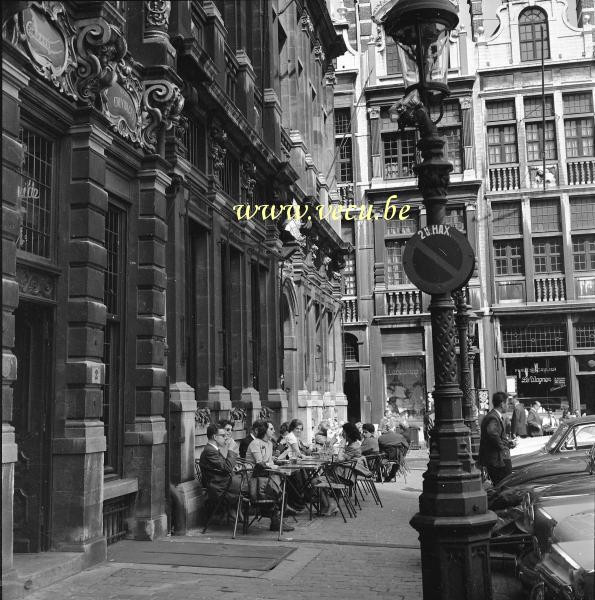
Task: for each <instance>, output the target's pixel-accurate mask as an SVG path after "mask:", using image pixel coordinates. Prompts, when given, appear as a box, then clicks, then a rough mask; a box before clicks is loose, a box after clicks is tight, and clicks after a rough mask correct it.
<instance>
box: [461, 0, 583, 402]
mask: <svg viewBox="0 0 595 600" xmlns="http://www.w3.org/2000/svg"><path fill="white" fill-rule="evenodd" d="M472 4H474V5H475V4H480V3H472ZM476 9H477V10H476V11H475V13H474V21H475V22H474V35H475V37H476V40H477V56H478V65H477V69H478V82H479V90H478V99H477V121H476V129H477V132H478V134H479V135H478V146H479V145H480V146H481V148H480V153H481V161H482V165H483V169H484V175H485V177H484V197H485V203H484V204H483V208H482V215H481V218H482V219H485V222H486V224H487V227H485V229H484V230H483V231H484V234H485V237H483V236H482V241H481V243H482V245H485V247H486V248H487V249H488V250H489V252H488V253H486V255H485V257H484V258H485V263H484V264H483V265H482V270H483V271H484V272H485V273H486V274H487V275H488V276H487V277H486V280H485V287H486V289H485V292H486V294H487V296H488V297H489V302H490V314H491V321H492V324H493V327H492V328H490V329H489V334H490V339H486V344H487V348H489V349H490V353H491V354H492V355H493V358H494V359H493V361H490V362H489V364H488V365H487V366H488V369H487V373H486V374H487V386H488V387H490V388H494V389H508V390H509V391H511V392H513V393H516V394H517V395H518V396H519V398H521V399H522V400H523V401H524V402H525V403H530V402H531V401H532V400H539V401H540V402H541V404H542V405H544V406H546V407H549V408H551V409H553V410H561V409H564V408H566V407H570V408H572V409H578V408H580V409H581V410H582V411H585V410H587V411H588V412H589V413H592V412H593V411H594V410H595V354H594V352H595V270H594V269H595V264H594V262H593V258H594V252H595V229H594V227H595V179H594V166H595V158H594V157H595V153H594V152H595V151H594V125H593V117H594V112H593V111H594V108H593V102H594V98H593V92H594V89H595V86H594V85H593V81H594V75H595V61H594V53H593V27H592V21H591V17H592V16H593V15H592V13H593V8H592V3H588V2H578V3H577V10H578V14H577V21H578V26H573V25H572V24H571V23H570V22H569V18H570V16H571V15H570V14H569V13H568V10H569V9H568V6H567V2H560V1H558V2H551V1H545V0H544V1H540V0H538V1H536V2H526V1H525V2H520V1H515V2H503V3H502V6H500V8H499V9H498V12H497V15H496V16H497V18H498V20H499V23H498V26H497V28H496V30H495V32H494V33H493V34H492V35H491V36H489V37H487V36H486V35H485V33H484V31H483V27H482V25H481V18H482V13H481V10H480V9H481V7H480V6H477V7H476ZM542 57H543V60H542Z"/></svg>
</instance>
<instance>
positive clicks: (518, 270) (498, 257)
mask: <svg viewBox="0 0 595 600" xmlns="http://www.w3.org/2000/svg"><path fill="white" fill-rule="evenodd" d="M494 261H495V267H496V275H523V273H524V262H523V244H522V242H521V240H506V241H498V242H494Z"/></svg>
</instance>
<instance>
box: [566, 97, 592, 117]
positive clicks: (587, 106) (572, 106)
mask: <svg viewBox="0 0 595 600" xmlns="http://www.w3.org/2000/svg"><path fill="white" fill-rule="evenodd" d="M562 102H563V103H564V114H565V115H580V114H585V113H591V112H593V94H592V93H591V92H579V93H574V94H563V95H562Z"/></svg>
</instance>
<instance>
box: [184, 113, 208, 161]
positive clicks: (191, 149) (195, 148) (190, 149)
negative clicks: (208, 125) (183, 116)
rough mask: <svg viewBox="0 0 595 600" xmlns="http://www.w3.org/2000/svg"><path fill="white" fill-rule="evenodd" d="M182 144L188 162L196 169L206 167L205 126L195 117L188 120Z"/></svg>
mask: <svg viewBox="0 0 595 600" xmlns="http://www.w3.org/2000/svg"><path fill="white" fill-rule="evenodd" d="M184 138H185V139H184V145H185V146H186V150H187V157H188V160H189V162H190V164H192V165H194V166H195V167H196V168H197V169H200V170H201V171H205V169H206V134H205V126H204V125H203V124H202V123H201V122H200V121H197V120H195V119H189V120H188V127H187V128H186V133H185V136H184Z"/></svg>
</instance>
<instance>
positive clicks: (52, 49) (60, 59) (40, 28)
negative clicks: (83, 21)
mask: <svg viewBox="0 0 595 600" xmlns="http://www.w3.org/2000/svg"><path fill="white" fill-rule="evenodd" d="M23 29H24V30H25V35H26V36H27V43H28V44H29V50H30V51H31V54H32V55H33V58H34V59H35V60H36V61H37V62H38V63H44V62H46V61H47V62H48V63H50V64H51V65H52V66H53V67H54V68H55V69H61V68H62V67H63V66H64V62H65V60H66V43H65V41H64V38H63V37H62V34H61V33H60V30H59V29H57V28H56V27H55V26H54V25H53V24H52V23H50V22H49V21H48V20H47V19H46V17H45V16H44V15H43V14H41V13H39V12H37V11H35V10H33V9H32V8H27V9H26V10H24V11H23Z"/></svg>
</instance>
